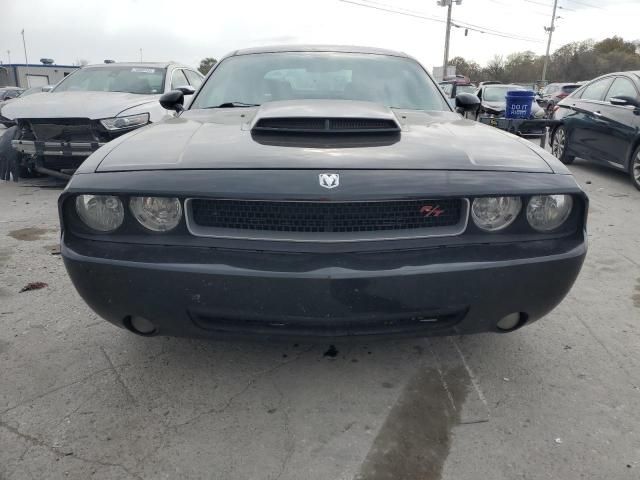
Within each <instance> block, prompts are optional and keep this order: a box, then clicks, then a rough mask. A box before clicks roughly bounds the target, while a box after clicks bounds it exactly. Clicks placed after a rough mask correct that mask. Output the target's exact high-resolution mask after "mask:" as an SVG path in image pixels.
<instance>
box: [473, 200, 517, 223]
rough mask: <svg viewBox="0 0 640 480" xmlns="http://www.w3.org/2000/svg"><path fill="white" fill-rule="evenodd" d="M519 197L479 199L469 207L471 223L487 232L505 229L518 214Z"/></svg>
mask: <svg viewBox="0 0 640 480" xmlns="http://www.w3.org/2000/svg"><path fill="white" fill-rule="evenodd" d="M521 208H522V201H521V200H520V197H481V198H476V199H475V200H474V201H473V205H472V206H471V217H472V218H473V223H475V224H476V225H477V226H478V227H479V228H481V229H482V230H485V231H487V232H497V231H498V230H502V229H503V228H507V227H508V226H509V225H511V224H512V223H513V221H514V220H515V219H516V217H517V216H518V213H520V209H521Z"/></svg>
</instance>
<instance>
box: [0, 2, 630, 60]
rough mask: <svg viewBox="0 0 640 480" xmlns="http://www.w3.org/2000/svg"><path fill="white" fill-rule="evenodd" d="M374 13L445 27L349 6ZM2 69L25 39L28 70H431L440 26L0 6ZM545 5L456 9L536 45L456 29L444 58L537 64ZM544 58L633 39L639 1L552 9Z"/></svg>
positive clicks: (185, 10) (236, 8) (373, 19)
mask: <svg viewBox="0 0 640 480" xmlns="http://www.w3.org/2000/svg"><path fill="white" fill-rule="evenodd" d="M353 1H354V2H356V3H363V4H365V3H366V4H368V5H372V6H374V7H378V8H382V9H388V8H391V9H396V10H402V11H404V12H405V13H409V14H414V15H422V16H426V17H433V18H436V19H441V20H444V19H445V18H446V8H442V7H438V6H437V5H436V0H375V1H372V0H353ZM1 3H2V6H3V9H2V14H1V15H0V49H1V50H0V59H2V61H3V62H4V63H6V62H7V61H8V55H7V50H10V51H11V61H12V62H13V63H23V62H24V51H23V48H22V37H21V35H20V31H21V30H22V28H24V29H25V36H26V41H27V54H28V56H29V60H30V61H31V63H33V62H34V61H36V62H37V61H38V60H39V59H40V58H42V57H48V58H53V59H55V61H56V63H58V64H72V63H74V62H76V61H77V60H79V59H86V60H89V61H90V62H91V63H101V62H102V61H103V60H104V59H107V58H109V59H115V60H118V61H135V60H139V59H140V48H142V57H143V60H145V61H155V60H176V61H180V62H184V63H187V64H190V65H194V66H196V65H197V64H198V63H199V61H200V59H202V58H203V57H206V56H213V57H215V58H220V57H221V56H222V55H224V54H225V53H228V52H229V51H231V50H234V49H236V48H243V47H248V46H257V45H273V44H290V43H330V44H356V45H366V46H379V47H386V48H391V49H396V50H402V51H405V52H407V53H409V54H411V55H413V56H415V57H417V58H418V60H420V61H421V62H423V63H424V64H425V65H426V66H427V67H428V68H429V69H431V67H432V66H433V65H440V64H441V63H442V56H443V47H444V29H445V27H444V23H442V22H437V21H433V20H426V19H421V18H415V17H410V16H403V15H399V14H394V13H390V12H386V11H382V10H376V9H373V8H366V7H363V6H357V5H353V4H350V3H346V2H343V1H340V0H270V1H269V0H242V1H222V0H209V1H204V0H202V1H201V0H186V1H179V0H171V1H168V0H108V1H92V0H15V1H12V0H2V2H1ZM552 4H553V0H463V1H462V5H460V6H458V5H456V6H454V9H453V10H454V12H453V18H454V19H455V20H457V21H459V22H466V23H467V24H473V25H477V26H479V27H482V28H486V29H491V30H492V31H499V32H503V33H506V34H513V35H515V36H518V37H527V38H530V39H535V40H537V42H536V41H525V40H522V39H514V38H504V37H499V36H492V35H488V34H482V33H478V32H474V31H470V32H469V33H468V36H466V37H465V35H464V30H463V29H456V28H454V29H453V31H452V36H451V53H450V57H454V56H456V55H461V56H464V57H465V58H468V59H473V60H476V61H478V62H480V63H481V64H484V63H485V62H486V61H487V60H488V59H489V58H491V57H492V56H493V55H494V54H496V53H497V54H500V55H505V56H506V55H508V54H509V53H512V52H516V51H522V50H533V51H534V52H536V53H538V54H544V51H545V47H546V40H545V33H544V29H543V27H544V25H548V24H549V21H550V18H551V10H552ZM558 4H559V5H560V6H561V7H563V8H560V9H559V10H558V14H557V15H559V16H560V17H562V18H560V19H559V20H558V21H557V27H556V32H555V34H554V36H553V43H552V51H553V49H554V48H557V47H559V46H562V45H563V44H565V43H568V42H571V41H576V40H585V39H587V38H595V39H602V38H605V37H607V36H611V35H614V34H616V35H620V36H622V37H624V38H625V39H627V40H636V39H638V38H640V32H639V31H638V18H640V0H559V3H558Z"/></svg>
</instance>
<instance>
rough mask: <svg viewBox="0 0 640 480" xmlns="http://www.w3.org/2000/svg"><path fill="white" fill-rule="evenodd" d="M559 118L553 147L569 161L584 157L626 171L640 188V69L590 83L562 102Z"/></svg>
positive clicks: (555, 114)
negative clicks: (559, 122)
mask: <svg viewBox="0 0 640 480" xmlns="http://www.w3.org/2000/svg"><path fill="white" fill-rule="evenodd" d="M553 119H555V120H559V121H561V124H560V125H559V126H557V127H555V128H554V129H553V130H552V132H551V139H552V140H551V148H552V151H553V153H554V155H555V156H556V157H558V158H559V159H560V160H561V161H562V162H563V163H565V164H570V163H572V162H573V161H574V159H575V158H576V157H580V158H584V159H586V160H590V161H593V162H597V163H599V164H602V165H606V166H609V167H612V168H615V169H617V170H622V171H624V172H627V173H628V174H629V176H630V178H631V181H632V182H633V184H634V185H635V187H636V188H638V189H640V71H633V72H619V73H611V74H607V75H603V76H601V77H598V78H596V79H594V80H592V81H590V82H588V83H587V84H586V85H583V86H581V87H579V88H578V89H576V90H574V91H573V92H572V93H570V94H569V95H568V96H566V97H565V98H564V99H562V100H560V102H558V104H557V105H556V106H555V107H554V111H553Z"/></svg>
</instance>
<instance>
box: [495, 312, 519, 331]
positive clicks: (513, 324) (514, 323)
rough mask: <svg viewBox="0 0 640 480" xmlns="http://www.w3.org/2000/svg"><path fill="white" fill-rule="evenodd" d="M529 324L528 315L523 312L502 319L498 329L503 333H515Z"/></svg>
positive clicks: (497, 325)
mask: <svg viewBox="0 0 640 480" xmlns="http://www.w3.org/2000/svg"><path fill="white" fill-rule="evenodd" d="M525 323H527V315H526V314H525V313H521V312H513V313H510V314H509V315H505V316H504V317H502V318H501V319H500V320H499V321H498V323H497V324H496V327H498V330H500V331H501V332H513V331H514V330H517V329H519V328H520V327H522V326H523V325H524V324H525Z"/></svg>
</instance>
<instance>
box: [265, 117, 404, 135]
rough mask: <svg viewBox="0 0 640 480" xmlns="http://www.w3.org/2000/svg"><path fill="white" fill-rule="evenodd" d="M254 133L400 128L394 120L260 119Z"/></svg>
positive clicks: (361, 131)
mask: <svg viewBox="0 0 640 480" xmlns="http://www.w3.org/2000/svg"><path fill="white" fill-rule="evenodd" d="M253 131H254V132H299V133H314V132H315V133H374V132H380V133H397V132H399V131H400V127H399V126H398V124H397V123H396V122H395V121H394V120H377V119H374V118H308V117H282V118H262V119H260V120H258V121H257V122H256V124H255V126H254V127H253Z"/></svg>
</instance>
